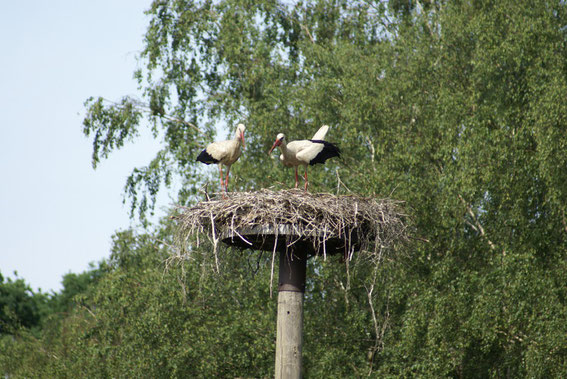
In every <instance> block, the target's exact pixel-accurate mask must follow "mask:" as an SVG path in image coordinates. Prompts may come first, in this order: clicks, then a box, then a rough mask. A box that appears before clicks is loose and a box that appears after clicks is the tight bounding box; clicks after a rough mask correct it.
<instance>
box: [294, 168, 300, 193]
mask: <svg viewBox="0 0 567 379" xmlns="http://www.w3.org/2000/svg"><path fill="white" fill-rule="evenodd" d="M298 184H299V178H298V177H297V166H295V188H297V185H298Z"/></svg>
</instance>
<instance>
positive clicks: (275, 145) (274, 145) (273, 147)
mask: <svg viewBox="0 0 567 379" xmlns="http://www.w3.org/2000/svg"><path fill="white" fill-rule="evenodd" d="M280 144H281V141H280V140H279V139H277V140H276V142H274V144H273V145H272V148H271V149H270V151H269V152H268V155H270V154H272V151H274V149H275V148H276V147H277V146H279V145H280Z"/></svg>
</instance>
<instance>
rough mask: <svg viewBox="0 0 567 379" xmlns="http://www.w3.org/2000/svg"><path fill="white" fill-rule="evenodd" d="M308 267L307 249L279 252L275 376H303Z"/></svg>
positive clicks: (277, 377) (280, 378)
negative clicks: (304, 306) (302, 352)
mask: <svg viewBox="0 0 567 379" xmlns="http://www.w3.org/2000/svg"><path fill="white" fill-rule="evenodd" d="M306 270H307V252H306V251H305V250H304V249H290V251H289V252H287V253H286V251H285V250H282V251H281V252H280V266H279V281H278V315H277V317H278V321H277V334H276V374H275V377H276V379H287V378H301V351H302V344H303V294H304V293H305V272H306Z"/></svg>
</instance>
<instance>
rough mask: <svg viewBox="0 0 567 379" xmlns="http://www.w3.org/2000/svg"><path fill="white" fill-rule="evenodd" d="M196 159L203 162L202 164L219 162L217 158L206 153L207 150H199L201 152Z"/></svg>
mask: <svg viewBox="0 0 567 379" xmlns="http://www.w3.org/2000/svg"><path fill="white" fill-rule="evenodd" d="M197 161H199V162H203V163H204V164H211V163H219V160H218V159H215V158H213V157H212V156H211V154H209V153H207V150H206V149H205V150H203V151H201V154H199V156H198V157H197Z"/></svg>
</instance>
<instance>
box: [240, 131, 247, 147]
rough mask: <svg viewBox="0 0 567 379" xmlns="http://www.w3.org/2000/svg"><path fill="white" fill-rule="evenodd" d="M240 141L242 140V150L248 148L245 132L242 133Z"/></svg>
mask: <svg viewBox="0 0 567 379" xmlns="http://www.w3.org/2000/svg"><path fill="white" fill-rule="evenodd" d="M240 139H241V140H242V148H243V149H245V148H246V144H245V143H244V132H240Z"/></svg>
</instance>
